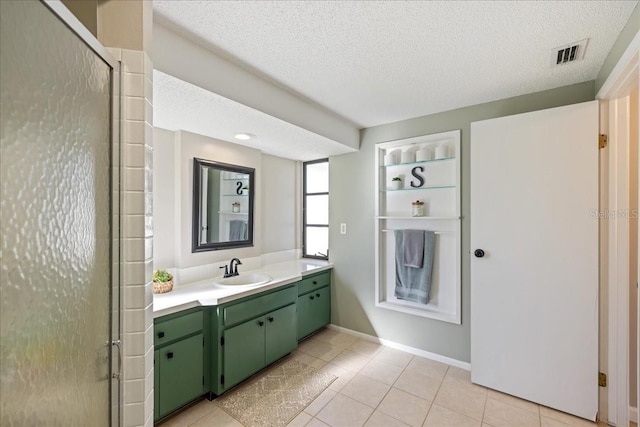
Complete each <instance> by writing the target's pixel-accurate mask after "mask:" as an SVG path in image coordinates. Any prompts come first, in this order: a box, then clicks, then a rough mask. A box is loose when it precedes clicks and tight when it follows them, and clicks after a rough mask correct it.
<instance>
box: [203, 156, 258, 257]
mask: <svg viewBox="0 0 640 427" xmlns="http://www.w3.org/2000/svg"><path fill="white" fill-rule="evenodd" d="M253 182H254V169H252V168H246V167H242V166H235V165H229V164H225V163H220V162H214V161H209V160H203V159H194V164H193V202H194V204H193V248H192V252H201V251H211V250H219V249H230V248H238V247H243V246H252V245H253Z"/></svg>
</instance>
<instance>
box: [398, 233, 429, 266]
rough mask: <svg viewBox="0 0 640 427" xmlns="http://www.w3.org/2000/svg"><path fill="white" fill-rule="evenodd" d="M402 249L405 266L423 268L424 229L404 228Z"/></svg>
mask: <svg viewBox="0 0 640 427" xmlns="http://www.w3.org/2000/svg"><path fill="white" fill-rule="evenodd" d="M402 242H403V243H402V249H403V251H404V254H403V260H404V265H405V267H413V268H422V265H423V262H422V260H423V258H424V230H403V232H402Z"/></svg>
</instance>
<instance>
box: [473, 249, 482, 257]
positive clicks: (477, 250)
mask: <svg viewBox="0 0 640 427" xmlns="http://www.w3.org/2000/svg"><path fill="white" fill-rule="evenodd" d="M473 254H474V255H475V256H476V258H482V257H483V256H484V251H483V250H482V249H476V250H475V251H474V252H473Z"/></svg>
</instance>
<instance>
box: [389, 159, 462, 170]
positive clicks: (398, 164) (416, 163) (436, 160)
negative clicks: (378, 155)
mask: <svg viewBox="0 0 640 427" xmlns="http://www.w3.org/2000/svg"><path fill="white" fill-rule="evenodd" d="M453 159H455V157H443V158H442V159H432V160H423V161H421V162H411V163H396V164H395V165H381V166H380V167H381V168H395V167H398V166H411V165H421V164H424V163H434V162H445V161H447V160H453Z"/></svg>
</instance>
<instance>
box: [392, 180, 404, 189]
mask: <svg viewBox="0 0 640 427" xmlns="http://www.w3.org/2000/svg"><path fill="white" fill-rule="evenodd" d="M401 188H402V181H391V189H392V190H400V189H401Z"/></svg>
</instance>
